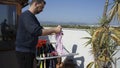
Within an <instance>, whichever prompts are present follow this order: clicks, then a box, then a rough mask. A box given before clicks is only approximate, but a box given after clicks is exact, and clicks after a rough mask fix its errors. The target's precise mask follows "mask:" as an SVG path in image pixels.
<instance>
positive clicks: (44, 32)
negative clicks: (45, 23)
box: [42, 25, 62, 36]
mask: <svg viewBox="0 0 120 68" xmlns="http://www.w3.org/2000/svg"><path fill="white" fill-rule="evenodd" d="M61 30H62V27H61V26H60V25H59V26H57V27H54V28H50V29H42V36H45V35H50V34H52V33H59V32H61Z"/></svg>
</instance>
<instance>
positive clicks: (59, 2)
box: [23, 0, 113, 24]
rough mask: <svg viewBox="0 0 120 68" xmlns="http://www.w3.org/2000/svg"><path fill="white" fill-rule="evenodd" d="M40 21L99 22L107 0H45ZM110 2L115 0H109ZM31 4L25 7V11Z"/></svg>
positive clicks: (39, 16)
mask: <svg viewBox="0 0 120 68" xmlns="http://www.w3.org/2000/svg"><path fill="white" fill-rule="evenodd" d="M30 1H31V0H30ZM45 1H46V5H45V8H44V10H43V12H41V13H40V14H38V15H36V16H37V18H38V20H39V21H47V22H56V23H86V24H91V23H92V24H94V23H98V21H99V20H100V18H101V17H102V14H103V9H104V4H105V0H45ZM109 1H110V3H111V2H112V1H113V0H109ZM28 7H29V6H27V7H25V8H23V11H25V10H26V9H28Z"/></svg>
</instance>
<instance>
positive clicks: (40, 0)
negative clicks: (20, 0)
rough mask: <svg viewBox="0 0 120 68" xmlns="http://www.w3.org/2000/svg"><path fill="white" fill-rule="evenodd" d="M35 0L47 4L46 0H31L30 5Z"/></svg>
mask: <svg viewBox="0 0 120 68" xmlns="http://www.w3.org/2000/svg"><path fill="white" fill-rule="evenodd" d="M34 2H37V3H42V2H43V3H44V4H46V2H45V0H32V1H31V2H30V5H31V4H33V3H34Z"/></svg>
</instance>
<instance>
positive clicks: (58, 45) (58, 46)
mask: <svg viewBox="0 0 120 68" xmlns="http://www.w3.org/2000/svg"><path fill="white" fill-rule="evenodd" d="M62 35H63V32H60V33H58V34H56V51H57V53H58V55H63V54H64V51H63V49H64V48H63V43H62Z"/></svg>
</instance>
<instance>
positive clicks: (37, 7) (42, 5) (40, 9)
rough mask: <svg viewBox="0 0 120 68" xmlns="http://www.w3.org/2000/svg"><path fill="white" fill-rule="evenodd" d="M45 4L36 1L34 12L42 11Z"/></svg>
mask: <svg viewBox="0 0 120 68" xmlns="http://www.w3.org/2000/svg"><path fill="white" fill-rule="evenodd" d="M44 6H45V4H44V3H43V2H42V3H40V4H39V3H37V4H36V9H35V14H38V13H40V12H42V11H43V8H44Z"/></svg>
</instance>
